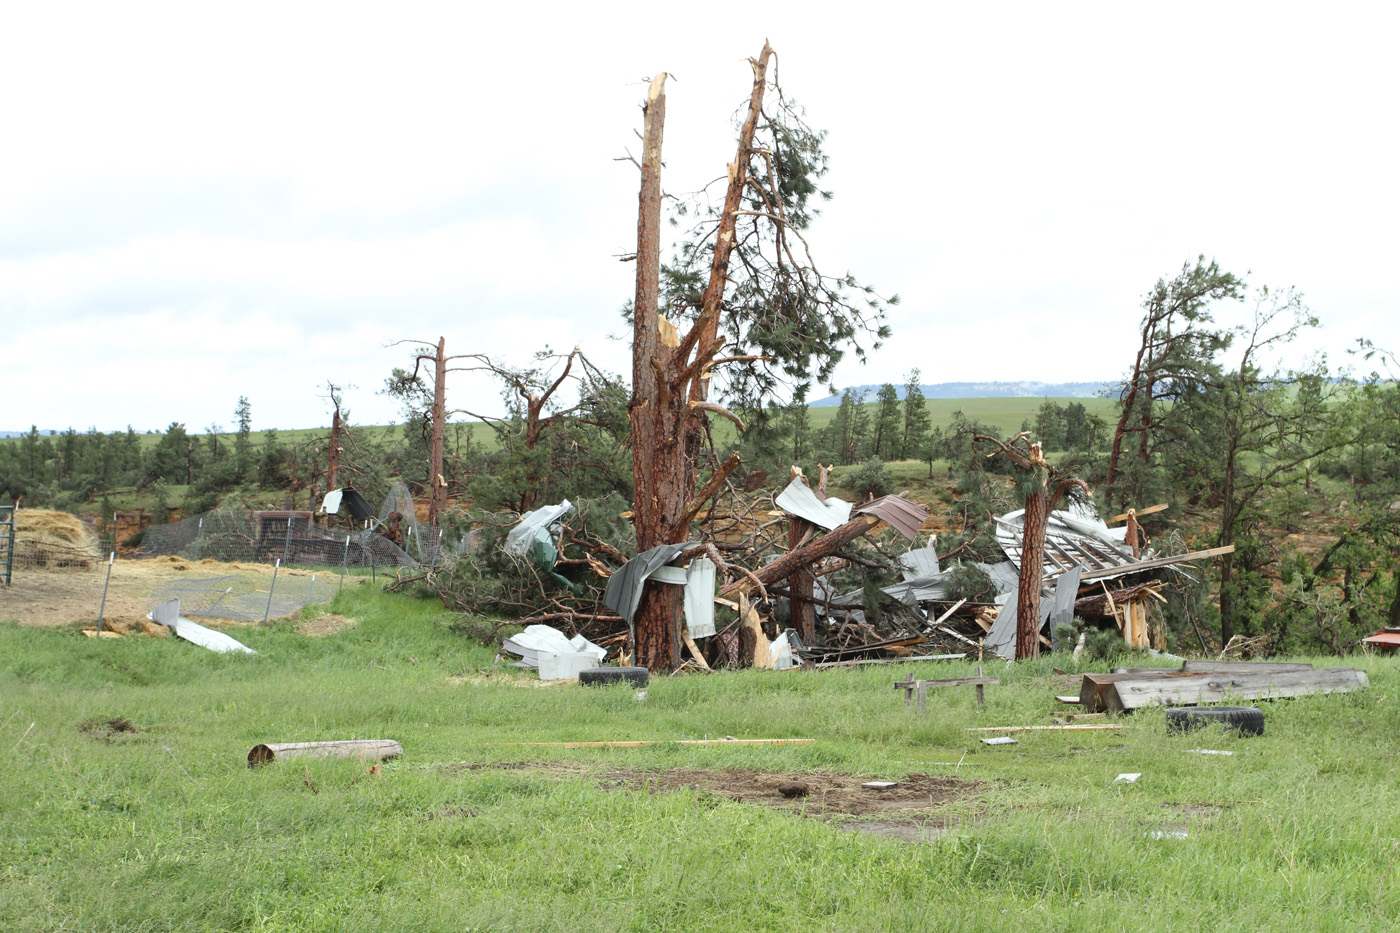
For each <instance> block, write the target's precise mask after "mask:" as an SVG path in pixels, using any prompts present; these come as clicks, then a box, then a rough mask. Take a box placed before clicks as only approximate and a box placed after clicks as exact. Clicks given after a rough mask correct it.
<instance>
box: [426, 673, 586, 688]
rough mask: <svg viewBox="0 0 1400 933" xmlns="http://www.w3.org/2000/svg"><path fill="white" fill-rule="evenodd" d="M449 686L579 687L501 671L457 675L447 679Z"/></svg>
mask: <svg viewBox="0 0 1400 933" xmlns="http://www.w3.org/2000/svg"><path fill="white" fill-rule="evenodd" d="M447 683H448V685H449V686H453V687H463V686H468V685H470V686H473V687H484V686H487V685H488V684H489V685H494V686H497V687H502V686H504V687H531V688H539V687H568V686H570V685H573V686H577V685H578V681H577V680H540V679H539V678H538V677H529V676H526V675H524V674H510V673H505V672H499V671H477V672H475V673H471V674H457V675H456V676H453V677H449V678H447Z"/></svg>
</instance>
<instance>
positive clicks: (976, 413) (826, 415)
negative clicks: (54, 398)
mask: <svg viewBox="0 0 1400 933" xmlns="http://www.w3.org/2000/svg"><path fill="white" fill-rule="evenodd" d="M1045 401H1046V399H1042V398H968V399H930V400H929V401H928V402H927V403H926V404H927V407H928V410H929V413H930V415H931V416H932V418H933V424H934V426H936V427H942V426H944V425H947V424H950V423H951V422H952V420H953V413H954V412H956V411H959V410H961V411H962V412H964V413H965V414H966V415H967V416H968V417H969V418H973V419H975V420H977V421H981V422H983V423H984V424H990V425H996V426H997V427H999V428H1000V429H1001V430H1002V431H1004V432H1011V433H1014V432H1016V431H1018V430H1020V427H1021V422H1023V421H1031V422H1034V421H1035V414H1036V412H1037V411H1038V410H1039V409H1040V406H1041V404H1042V403H1043V402H1045ZM1050 401H1054V402H1058V403H1059V404H1060V405H1061V406H1064V405H1068V404H1070V403H1072V402H1079V403H1080V404H1082V405H1083V406H1084V407H1085V408H1087V409H1088V410H1089V412H1090V414H1096V415H1098V416H1099V417H1100V418H1104V419H1105V420H1107V419H1108V418H1109V417H1110V416H1111V415H1112V414H1113V413H1114V412H1115V405H1116V403H1115V402H1114V401H1113V400H1111V399H1106V398H1056V399H1050ZM865 407H866V408H867V409H869V410H871V411H872V412H873V410H874V408H875V403H874V402H867V403H866V404H865ZM810 411H811V418H812V426H813V427H815V428H823V427H826V426H827V425H828V424H830V423H831V419H832V418H834V417H836V407H835V406H832V407H829V408H813V409H811V410H810ZM454 423H455V422H454ZM718 424H719V425H725V424H728V422H726V421H723V420H720V421H719V422H718ZM363 430H365V431H367V432H369V435H370V437H371V438H372V439H375V440H391V439H396V438H397V436H398V434H399V432H400V431H401V430H402V427H401V426H400V425H396V424H384V425H369V426H367V427H365V428H364V429H363ZM329 433H330V428H329V427H322V428H295V429H292V430H286V431H278V432H277V439H278V441H280V442H281V443H283V444H289V445H290V444H299V443H302V442H304V441H308V440H311V439H313V438H320V437H323V436H326V435H328V434H329ZM138 436H139V437H140V438H141V445H142V447H143V448H149V447H154V446H155V444H156V442H157V441H158V440H160V437H161V435H160V434H141V435H138ZM191 436H192V437H195V438H197V439H200V440H204V439H205V438H206V437H207V435H205V434H203V433H200V432H198V431H194V432H192V433H191ZM472 436H473V439H474V440H476V441H477V442H478V443H481V444H485V445H487V446H492V445H493V444H494V441H495V435H494V433H493V432H492V431H491V429H490V428H489V427H488V426H486V425H484V424H483V425H475V426H474V430H473V431H472ZM218 437H219V443H220V444H221V445H223V444H227V445H230V447H231V446H232V444H233V439H234V435H233V434H231V433H226V434H220V435H218ZM264 441H265V436H264V432H262V431H254V432H253V434H252V442H253V446H254V447H261V446H262V445H263V443H264ZM19 442H20V438H17V437H8V438H0V444H6V443H11V444H18V443H19ZM206 443H207V441H206Z"/></svg>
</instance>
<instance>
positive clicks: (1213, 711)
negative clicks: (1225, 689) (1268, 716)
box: [1167, 706, 1264, 735]
mask: <svg viewBox="0 0 1400 933" xmlns="http://www.w3.org/2000/svg"><path fill="white" fill-rule="evenodd" d="M1211 723H1219V724H1221V725H1222V726H1224V727H1225V728H1227V729H1233V730H1234V731H1236V732H1238V733H1239V734H1240V735H1263V734H1264V714H1263V713H1262V712H1261V711H1259V710H1258V709H1255V708H1254V707H1253V706H1178V707H1175V708H1173V709H1169V710H1167V731H1168V732H1189V731H1190V730H1192V729H1200V728H1201V727H1203V726H1208V725H1210V724H1211Z"/></svg>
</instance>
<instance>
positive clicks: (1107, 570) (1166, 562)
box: [1079, 544, 1235, 583]
mask: <svg viewBox="0 0 1400 933" xmlns="http://www.w3.org/2000/svg"><path fill="white" fill-rule="evenodd" d="M1234 550H1235V546H1234V545H1233V544H1227V545H1225V546H1224V547H1213V548H1208V549H1207V550H1204V551H1192V552H1191V553H1190V554H1178V555H1176V556H1175V557H1157V558H1154V559H1153V560H1140V561H1134V562H1133V563H1131V564H1121V565H1119V566H1115V567H1103V568H1101V569H1099V570H1086V571H1084V573H1083V575H1082V576H1080V578H1079V582H1081V583H1085V582H1088V581H1089V580H1097V579H1098V578H1099V577H1116V576H1120V575H1122V574H1127V573H1137V572H1138V571H1141V570H1155V569H1157V568H1158V567H1170V566H1171V565H1173V564H1181V563H1185V562H1186V561H1192V560H1204V559H1206V558H1207V557H1219V556H1220V555H1222V554H1229V553H1231V552H1232V551H1234Z"/></svg>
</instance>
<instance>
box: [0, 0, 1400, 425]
mask: <svg viewBox="0 0 1400 933" xmlns="http://www.w3.org/2000/svg"><path fill="white" fill-rule="evenodd" d="M506 6H508V5H506V4H489V5H488V4H484V3H470V4H469V3H439V4H412V3H402V2H400V3H395V4H376V5H373V6H371V5H363V4H348V3H335V4H325V5H314V4H304V3H285V2H280V3H269V4H259V3H247V2H245V3H240V4H220V5H214V4H193V3H188V2H182V3H173V4H169V5H156V4H146V3H121V4H113V3H105V2H104V3H93V4H69V3H23V2H19V0H12V2H5V3H0V88H3V89H4V90H3V94H0V126H2V127H3V137H0V138H3V140H4V141H3V143H0V322H3V325H4V326H3V331H2V332H0V361H2V362H0V368H2V370H3V375H4V386H5V388H4V392H5V396H6V401H5V402H4V404H3V406H0V411H2V412H3V415H0V429H10V430H17V429H24V428H27V427H28V426H29V425H30V424H31V423H33V424H38V425H39V426H40V427H43V428H64V427H67V426H70V425H71V426H73V427H76V428H78V429H79V430H83V429H86V428H87V427H89V426H94V425H95V426H96V427H98V428H99V429H102V430H112V429H118V428H124V427H125V426H126V425H127V424H128V423H130V424H132V425H134V426H135V427H136V428H137V429H138V430H145V429H147V428H157V429H159V428H163V427H164V426H165V425H166V424H167V423H169V422H170V421H172V420H173V421H180V422H184V423H185V424H186V425H187V426H188V427H189V428H190V429H191V430H203V429H204V428H205V427H207V426H208V425H210V424H215V423H217V424H222V425H225V426H228V425H230V424H231V423H232V422H233V412H234V407H235V405H236V403H237V400H238V396H240V395H246V396H248V397H249V399H250V400H251V404H252V412H253V424H254V428H255V429H257V430H261V429H263V428H267V427H279V428H293V427H307V426H312V425H318V424H325V423H328V420H329V418H328V414H327V410H326V403H325V401H324V400H323V399H322V398H321V397H320V395H322V394H323V391H324V390H323V389H322V388H321V387H323V386H324V384H325V382H326V381H327V380H331V381H334V382H336V383H339V384H342V385H346V384H348V385H353V386H355V387H356V388H354V389H351V390H349V391H348V392H347V402H348V404H349V406H350V408H351V411H352V416H353V417H354V420H355V421H357V422H359V423H382V422H385V421H390V420H396V410H395V409H396V406H395V405H394V404H393V403H392V402H391V401H389V400H388V399H385V398H383V397H381V396H379V395H377V394H376V392H377V390H378V389H379V388H380V387H381V386H382V384H383V380H384V378H385V376H387V375H388V373H389V371H390V369H391V368H392V367H393V366H395V365H402V364H403V362H404V360H405V351H404V348H402V347H398V348H386V344H388V343H389V342H391V341H394V340H398V339H403V338H418V339H424V340H434V341H435V340H436V339H437V337H438V336H440V335H441V336H445V337H446V338H447V346H448V349H449V351H451V352H458V353H469V352H489V353H492V354H494V355H497V356H498V357H499V358H501V359H502V360H504V361H506V362H514V363H522V364H523V363H525V362H527V361H528V360H529V358H530V354H531V353H532V352H533V351H534V350H536V349H539V348H540V347H541V346H543V345H544V344H545V343H548V344H549V345H551V346H553V347H554V348H556V349H568V348H569V347H571V346H573V345H574V344H578V345H580V346H581V347H582V348H583V349H584V351H585V352H586V353H588V354H589V355H590V356H591V357H593V358H594V359H595V360H597V361H598V362H600V363H601V364H602V365H604V366H605V367H607V368H609V369H612V370H613V371H616V372H627V371H629V369H630V366H629V363H628V362H627V359H626V354H627V347H626V344H625V343H624V342H622V341H618V340H613V339H609V335H618V334H620V333H622V331H623V326H622V324H621V322H620V319H619V317H618V308H619V307H620V306H621V305H622V303H623V302H624V301H625V300H627V299H628V298H629V297H630V296H631V294H632V291H633V278H632V277H633V274H634V267H633V265H632V264H630V263H620V262H618V261H617V259H616V258H615V257H616V256H617V255H618V254H622V253H627V252H630V251H631V250H633V249H634V248H635V235H636V233H635V231H636V197H637V183H638V178H637V173H636V170H635V168H634V167H633V166H632V165H630V164H629V163H627V162H619V161H615V159H616V158H617V157H619V156H622V155H624V154H625V153H626V152H627V151H628V150H629V149H630V150H631V151H633V152H635V151H636V149H637V144H636V136H635V133H634V131H635V130H638V129H640V126H641V113H640V109H639V103H640V101H641V100H642V98H643V96H644V93H645V83H644V79H645V78H646V77H649V76H650V75H652V74H655V73H656V72H658V71H662V70H664V71H668V72H670V74H671V75H673V76H674V79H673V80H671V81H670V82H668V85H667V124H666V129H665V133H666V138H665V148H664V154H665V158H666V169H665V174H664V176H663V184H664V185H665V187H666V188H667V190H670V191H674V192H685V191H690V190H694V189H696V188H698V187H700V186H701V185H703V184H705V183H707V182H709V181H710V180H711V179H713V178H715V177H716V176H719V175H721V174H723V171H724V165H725V163H726V162H727V161H729V160H730V159H732V158H733V147H734V138H735V137H734V130H733V115H734V113H735V110H736V108H737V107H738V105H739V104H740V103H741V102H742V101H743V100H744V99H745V98H746V96H747V93H748V89H749V85H750V71H749V68H748V66H747V64H745V59H746V58H748V57H749V56H753V55H756V54H757V53H758V51H759V50H760V49H761V48H762V46H763V41H764V38H765V37H766V38H768V39H769V40H771V42H772V44H773V47H774V49H775V50H776V51H777V54H778V74H779V77H780V78H781V81H782V84H783V86H784V88H785V90H786V91H787V93H788V94H789V95H790V96H793V97H795V98H797V99H798V100H799V101H801V102H802V103H803V104H805V105H806V108H807V111H808V116H809V119H810V122H811V123H812V124H813V125H814V126H817V127H824V128H826V129H827V130H829V132H830V135H829V137H828V150H829V152H830V154H831V157H832V170H831V172H830V174H829V175H828V176H827V179H826V182H827V187H830V188H831V189H832V190H833V191H834V192H835V194H836V198H835V200H834V201H832V202H831V203H830V204H829V206H828V207H827V210H826V212H825V216H824V217H823V218H822V219H821V220H819V221H818V228H817V230H816V231H815V232H814V236H813V238H812V239H813V241H814V249H815V251H816V253H817V255H818V259H819V261H820V263H821V264H822V265H823V266H824V267H825V268H827V269H831V270H836V271H844V270H849V271H851V272H852V273H854V274H855V275H856V276H857V277H858V278H860V279H861V280H862V281H866V282H869V283H871V284H873V285H875V286H876V287H877V288H879V289H880V291H882V292H884V293H887V294H888V293H898V294H899V295H900V296H901V297H902V299H903V301H902V303H901V304H900V305H899V306H898V307H897V308H896V309H894V312H893V314H892V317H891V319H890V324H891V326H892V327H893V328H894V332H895V338H894V339H893V340H892V341H890V342H889V344H888V345H887V346H886V347H885V348H884V349H883V350H881V351H880V352H879V353H878V354H875V355H873V356H872V357H871V362H870V364H869V365H867V366H865V367H863V368H862V367H858V366H856V365H854V364H850V365H845V366H843V368H842V370H841V371H840V372H839V373H838V382H839V383H840V384H843V385H845V384H856V383H872V382H884V381H897V380H898V378H899V377H900V376H901V375H902V374H903V373H905V372H906V371H907V370H909V369H910V368H911V367H913V366H918V367H920V368H921V369H922V370H923V378H924V381H925V382H947V381H967V380H1014V379H1039V380H1046V381H1068V380H1095V379H1111V378H1113V377H1115V376H1117V375H1119V374H1121V373H1122V371H1123V370H1124V369H1125V368H1126V367H1127V366H1128V365H1129V364H1130V363H1131V355H1132V353H1133V351H1134V350H1135V340H1136V334H1135V327H1136V324H1137V321H1138V319H1139V316H1140V307H1139V305H1140V301H1141V299H1142V296H1143V294H1144V293H1145V292H1146V291H1147V290H1148V289H1149V288H1150V287H1151V286H1152V284H1153V282H1154V281H1155V280H1156V279H1157V278H1159V277H1161V276H1164V275H1165V276H1169V275H1171V274H1173V273H1174V272H1175V271H1177V270H1178V269H1179V268H1180V267H1181V265H1182V263H1183V262H1185V261H1187V260H1190V259H1193V258H1194V257H1195V256H1196V255H1197V254H1199V253H1204V254H1206V255H1207V256H1210V257H1214V258H1216V259H1218V260H1219V261H1220V263H1221V265H1222V266H1223V267H1224V268H1226V269H1228V270H1231V271H1235V272H1237V273H1240V274H1243V273H1245V272H1249V273H1250V281H1251V282H1252V283H1255V284H1269V285H1271V286H1274V287H1281V286H1295V287H1297V288H1298V289H1300V290H1301V291H1302V292H1303V293H1304V294H1305V296H1306V300H1307V303H1308V304H1309V306H1310V307H1311V308H1312V309H1313V311H1314V312H1315V313H1316V314H1317V315H1318V316H1319V317H1320V318H1321V319H1322V321H1323V324H1324V327H1323V328H1322V329H1321V330H1320V331H1318V332H1316V333H1315V334H1313V335H1312V336H1311V337H1309V339H1308V345H1307V349H1319V350H1324V351H1326V352H1328V353H1329V355H1330V357H1331V358H1332V359H1333V360H1334V361H1338V362H1347V360H1346V358H1345V349H1346V348H1347V347H1348V346H1349V345H1351V344H1352V343H1353V342H1354V340H1355V338H1357V337H1359V336H1368V337H1370V338H1372V339H1373V340H1374V341H1375V342H1376V343H1378V344H1382V345H1386V346H1390V347H1396V346H1400V324H1397V323H1396V322H1397V319H1400V314H1398V313H1397V312H1400V276H1397V274H1396V269H1395V260H1396V256H1397V255H1400V235H1397V233H1396V218H1397V217H1400V181H1397V177H1398V176H1400V173H1398V172H1397V168H1396V165H1397V150H1398V149H1400V147H1398V146H1397V143H1400V129H1397V127H1398V126H1400V121H1397V119H1396V117H1397V113H1400V107H1397V101H1396V96H1397V90H1398V89H1400V55H1397V54H1396V53H1395V49H1394V41H1395V36H1396V34H1397V32H1396V25H1397V23H1396V20H1397V18H1398V17H1400V14H1397V13H1396V12H1395V8H1394V7H1392V6H1390V5H1386V4H1380V3H1372V4H1355V5H1351V4H1337V3H1333V4H1317V3H1310V4H1281V3H1260V4H1248V3H1228V4H1221V3H1200V4H1192V3H1182V2H1172V3H1158V4H1124V3H1103V4H1076V3H1065V4H1045V3H1033V4H1016V3H998V4H969V3H959V4H939V3H935V4H927V5H923V6H921V7H917V8H916V7H915V6H914V5H912V4H909V5H906V4H901V5H898V6H895V5H887V4H880V3H865V4H860V3H839V4H829V5H823V4H813V3H805V4H795V3H790V2H789V3H783V4H773V5H768V4H760V3H746V4H743V5H742V6H739V7H716V6H714V5H705V4H639V5H631V4H622V3H614V4H609V5H606V6H598V5H596V4H595V5H588V4H560V5H558V6H557V7H552V6H549V5H538V4H536V5H517V6H514V7H513V8H512V9H505V7H506ZM1300 349H1303V348H1300ZM450 391H451V395H452V398H451V401H452V403H453V404H454V405H461V406H464V407H465V406H469V405H471V406H482V407H487V408H488V409H493V410H494V408H495V406H496V405H497V404H498V403H496V402H495V401H494V398H495V395H494V392H493V391H492V390H491V389H490V387H489V386H486V385H484V384H481V383H474V382H471V381H469V380H468V379H466V378H464V379H462V380H461V381H460V382H459V383H456V384H453V385H452V386H451V389H450Z"/></svg>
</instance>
